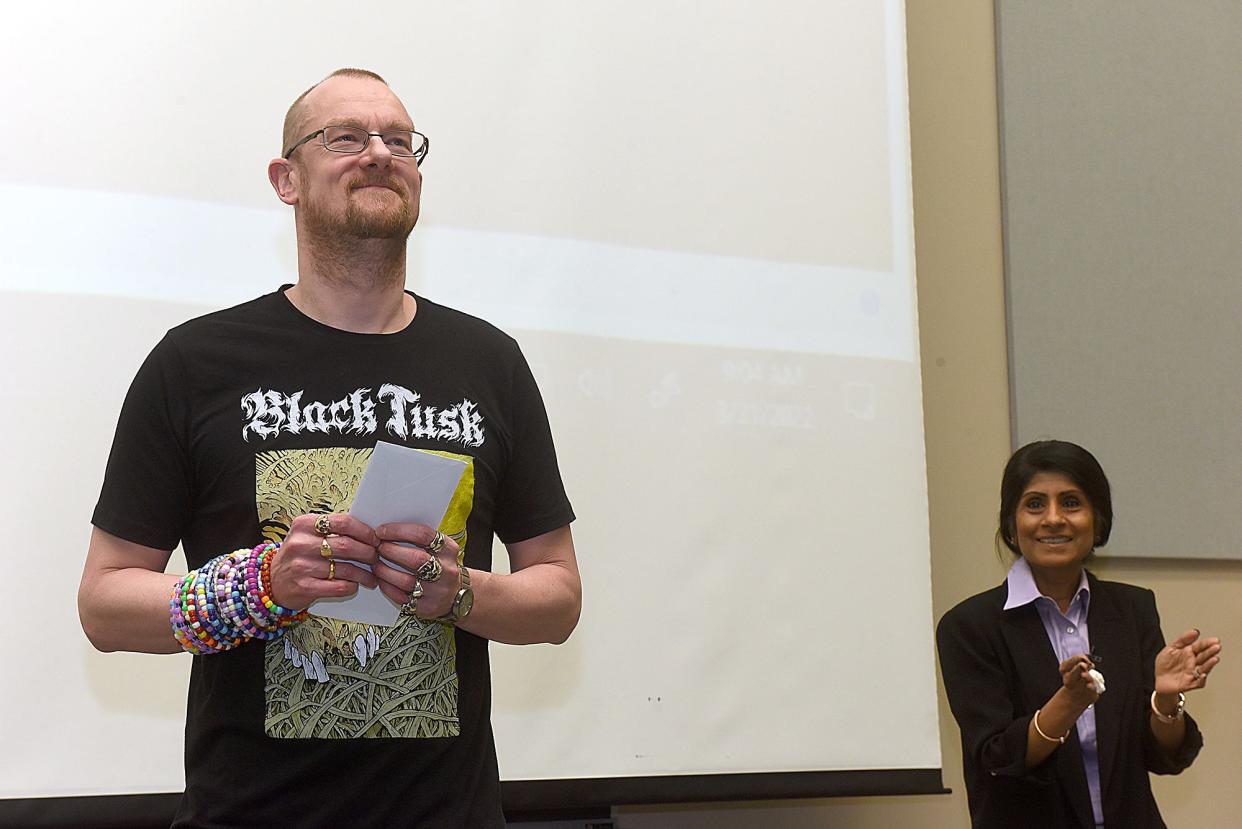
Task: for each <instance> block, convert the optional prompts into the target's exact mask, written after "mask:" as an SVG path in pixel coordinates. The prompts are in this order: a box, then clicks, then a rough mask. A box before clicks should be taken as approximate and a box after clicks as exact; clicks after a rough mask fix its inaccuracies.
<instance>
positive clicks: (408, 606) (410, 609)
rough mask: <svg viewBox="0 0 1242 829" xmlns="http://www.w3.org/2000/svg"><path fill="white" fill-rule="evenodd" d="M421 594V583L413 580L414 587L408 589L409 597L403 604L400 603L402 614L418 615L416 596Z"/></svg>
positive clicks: (407, 615)
mask: <svg viewBox="0 0 1242 829" xmlns="http://www.w3.org/2000/svg"><path fill="white" fill-rule="evenodd" d="M421 595H423V583H422V582H420V581H416V582H414V589H413V590H411V591H410V598H408V599H406V600H405V604H403V605H401V615H402V616H406V617H409V616H417V615H418V610H417V608H418V597H419V596H421Z"/></svg>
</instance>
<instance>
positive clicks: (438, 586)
mask: <svg viewBox="0 0 1242 829" xmlns="http://www.w3.org/2000/svg"><path fill="white" fill-rule="evenodd" d="M376 533H377V535H378V536H379V539H380V543H379V545H378V550H379V554H380V555H381V556H383V558H385V559H387V560H388V561H390V562H392V564H396V565H398V567H393V566H392V565H390V564H388V563H386V562H385V561H379V562H377V563H376V564H375V576H376V578H378V579H379V589H380V590H381V591H383V593H384V595H385V596H387V597H388V598H389V599H391V600H392V601H393V602H395V603H396V604H401V605H403V604H405V603H406V602H408V601H409V600H410V594H411V593H412V592H414V590H415V587H416V586H417V585H419V584H421V585H422V594H421V595H420V596H419V597H418V599H417V600H416V601H415V609H416V611H417V613H418V617H419V618H420V619H438V618H440V617H441V616H445V615H447V614H448V612H449V611H450V610H452V608H453V599H454V598H455V597H456V596H457V591H458V590H460V589H461V569H460V568H459V567H458V565H457V554H458V552H459V550H460V548H459V547H458V546H457V542H456V541H454V540H453V539H451V538H449V537H448V536H445V535H440V539H441V543H442V545H443V546H441V547H440V549H439V551H438V552H435V553H433V552H431V550H432V549H434V547H435V539H436V535H437V533H436V531H435V530H433V529H432V528H431V527H425V526H423V525H422V524H384V525H383V526H381V527H378V528H377V529H376ZM411 544H412V545H414V546H412V547H411V546H409V545H411ZM432 558H435V559H437V560H439V562H440V574H439V576H438V577H436V578H435V579H434V580H428V579H427V578H426V576H425V575H424V576H423V577H422V578H420V577H419V576H418V575H415V574H416V573H418V572H419V571H420V568H421V571H422V573H427V572H428V569H429V568H431V571H432V572H434V567H433V565H430V561H431V559H432ZM401 567H403V568H405V570H409V571H410V572H408V573H407V572H405V570H402V569H399V568H401Z"/></svg>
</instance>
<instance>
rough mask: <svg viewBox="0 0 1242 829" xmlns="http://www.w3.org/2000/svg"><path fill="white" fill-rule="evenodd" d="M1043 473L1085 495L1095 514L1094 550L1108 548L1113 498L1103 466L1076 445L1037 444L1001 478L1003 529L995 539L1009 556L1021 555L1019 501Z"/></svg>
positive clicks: (1020, 453)
mask: <svg viewBox="0 0 1242 829" xmlns="http://www.w3.org/2000/svg"><path fill="white" fill-rule="evenodd" d="M1040 472H1060V473H1061V474H1062V475H1065V476H1066V477H1067V478H1069V479H1070V480H1071V481H1073V482H1074V484H1075V485H1076V486H1077V487H1078V488H1079V489H1081V490H1082V491H1083V494H1084V495H1086V496H1087V500H1088V501H1090V502H1091V508H1092V509H1093V510H1094V511H1095V546H1096V547H1103V546H1104V545H1105V544H1107V543H1108V536H1109V534H1110V533H1111V532H1112V530H1113V496H1112V490H1111V489H1110V488H1109V486H1108V478H1107V477H1105V475H1104V470H1103V469H1101V468H1100V462H1099V461H1097V460H1096V459H1095V456H1094V455H1092V454H1091V453H1090V452H1088V451H1087V450H1086V449H1083V448H1082V447H1081V446H1079V445H1078V444H1076V443H1069V442H1067V441H1063V440H1038V441H1035V442H1034V443H1028V444H1027V445H1026V446H1023V447H1022V448H1021V449H1019V450H1018V451H1017V452H1014V453H1013V456H1012V457H1010V458H1009V463H1007V464H1005V474H1004V475H1002V476H1001V491H1000V496H1001V502H1000V521H999V525H1000V526H999V529H997V531H996V535H997V537H998V538H1000V540H1001V541H1003V542H1004V544H1005V546H1006V547H1008V548H1009V550H1010V552H1012V553H1014V554H1015V555H1021V554H1022V552H1021V551H1020V550H1019V549H1018V540H1017V539H1016V538H1015V537H1014V536H1015V535H1016V534H1017V526H1016V523H1015V522H1016V516H1017V513H1018V501H1020V500H1021V499H1022V493H1023V491H1025V490H1026V487H1027V485H1028V484H1029V483H1030V482H1031V478H1034V477H1035V476H1036V475H1038V474H1039V473H1040Z"/></svg>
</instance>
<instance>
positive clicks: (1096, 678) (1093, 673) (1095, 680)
mask: <svg viewBox="0 0 1242 829" xmlns="http://www.w3.org/2000/svg"><path fill="white" fill-rule="evenodd" d="M1087 676H1089V677H1091V684H1092V685H1094V686H1095V692H1096V693H1097V694H1102V693H1104V674H1102V673H1100V672H1099V671H1097V670H1096V669H1095V668H1092V669H1091V670H1089V671H1087Z"/></svg>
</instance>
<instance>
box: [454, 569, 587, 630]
mask: <svg viewBox="0 0 1242 829" xmlns="http://www.w3.org/2000/svg"><path fill="white" fill-rule="evenodd" d="M470 579H471V586H472V587H473V589H474V609H473V610H471V612H470V615H469V616H467V617H466V618H465V619H464V620H462V622H461V623H460V624H459V625H458V627H460V628H462V629H463V630H467V631H469V632H470V633H473V634H475V635H477V636H482V637H484V638H485V639H491V640H493V641H496V642H504V643H506V644H509V645H531V644H536V643H540V642H550V643H553V644H560V643H562V642H564V641H565V640H566V639H568V638H569V634H570V633H572V632H573V630H574V627H575V626H577V624H578V616H579V614H580V612H581V610H582V586H581V583H580V581H579V578H578V574H577V572H576V571H575V570H574V569H572V568H570V567H566V566H565V565H562V564H559V563H541V564H532V565H531V566H530V567H526V568H524V569H522V570H519V571H518V572H516V573H512V574H504V573H488V572H485V571H481V570H474V569H472V570H471V571H470Z"/></svg>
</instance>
